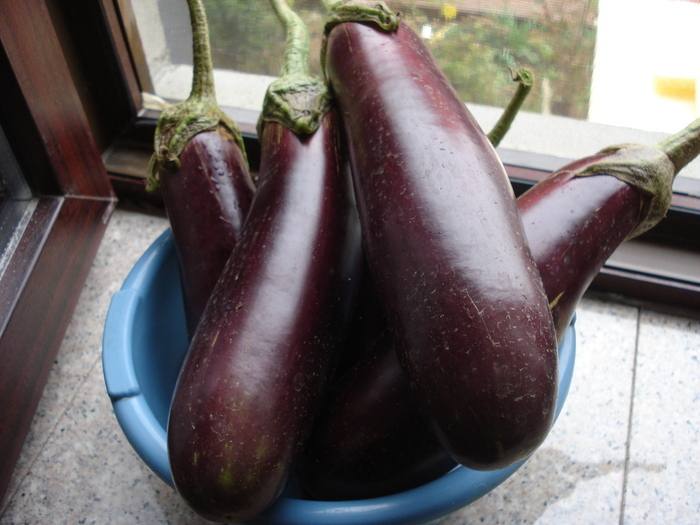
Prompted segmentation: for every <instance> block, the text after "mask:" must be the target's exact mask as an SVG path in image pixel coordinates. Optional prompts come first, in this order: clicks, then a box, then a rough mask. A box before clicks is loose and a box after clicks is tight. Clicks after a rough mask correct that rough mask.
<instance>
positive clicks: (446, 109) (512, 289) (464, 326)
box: [322, 1, 558, 470]
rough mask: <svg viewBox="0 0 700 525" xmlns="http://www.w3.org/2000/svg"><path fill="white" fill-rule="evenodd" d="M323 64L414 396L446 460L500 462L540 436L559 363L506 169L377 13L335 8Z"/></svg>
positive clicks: (409, 44) (438, 75)
mask: <svg viewBox="0 0 700 525" xmlns="http://www.w3.org/2000/svg"><path fill="white" fill-rule="evenodd" d="M322 56H323V64H322V65H323V67H324V72H325V75H326V80H327V82H328V83H329V85H330V87H331V89H332V92H333V95H334V97H335V100H336V104H337V105H338V108H339V110H340V112H341V115H342V119H343V123H344V128H345V131H346V137H347V141H348V147H349V151H350V159H351V165H352V174H353V187H354V190H355V198H356V201H357V207H358V212H359V215H360V223H361V226H362V238H363V248H364V252H365V257H366V259H367V262H368V266H369V268H370V271H371V274H372V278H373V280H374V281H375V284H376V286H377V290H378V293H379V297H380V298H381V301H382V305H383V307H384V309H385V311H386V313H387V317H388V320H389V324H390V327H391V330H392V333H393V334H394V337H395V340H396V347H397V352H398V353H399V357H400V362H401V366H402V369H403V371H404V374H405V375H406V377H407V378H408V381H409V384H410V386H411V391H412V394H413V397H414V399H415V401H416V403H417V404H418V406H420V407H421V410H422V412H423V413H424V414H425V415H426V417H428V418H429V420H430V421H431V424H432V426H433V427H434V429H435V432H436V433H437V435H438V436H439V438H440V441H441V442H442V443H443V445H444V446H445V447H446V448H447V449H448V450H449V452H450V454H451V455H452V456H453V457H454V458H455V459H456V460H457V461H458V462H459V463H461V464H463V465H466V466H468V467H471V468H474V469H480V470H493V469H498V468H503V467H505V466H507V465H510V464H512V463H514V462H516V461H518V460H519V459H522V458H523V457H526V456H527V455H529V454H530V453H531V452H532V451H533V450H534V449H536V448H537V447H538V446H539V444H540V443H541V442H542V441H543V440H544V438H545V437H546V436H547V434H548V432H549V429H550V427H551V425H552V422H553V418H554V407H555V403H556V398H557V385H558V381H557V374H558V371H557V359H558V356H557V344H556V336H555V332H554V325H553V322H552V316H551V313H550V311H549V307H548V301H547V297H546V295H545V292H544V289H543V284H542V279H541V277H540V275H539V273H538V272H537V269H536V266H535V263H534V260H533V258H532V254H531V252H530V249H529V247H528V244H527V242H526V240H525V235H524V232H523V225H522V222H521V219H520V215H519V213H518V210H517V208H516V205H515V198H514V195H513V191H512V188H511V186H510V182H509V180H508V178H507V175H506V173H505V169H504V167H503V164H502V163H501V161H500V159H499V158H498V156H497V154H496V152H495V149H494V148H493V146H492V145H491V144H490V142H489V140H488V138H487V136H486V135H485V134H484V132H483V131H482V130H481V128H480V127H479V125H478V124H477V123H476V121H475V120H474V118H473V116H472V115H471V114H470V113H469V111H468V110H467V108H466V106H465V104H464V103H463V102H462V101H461V100H460V99H459V96H458V95H457V93H456V92H455V91H454V89H453V87H452V86H451V85H450V83H449V82H448V80H447V78H446V77H445V76H444V74H443V72H442V71H441V70H440V68H439V67H438V66H437V64H436V63H435V60H434V58H433V57H432V55H431V54H430V52H429V50H428V49H427V48H426V46H425V44H424V42H423V41H422V39H421V38H420V37H419V36H418V35H417V34H416V33H415V32H414V31H413V30H411V29H410V27H408V26H407V25H406V24H404V23H403V22H401V21H400V20H398V18H397V17H396V16H395V15H393V14H392V13H391V12H390V11H389V10H388V9H387V8H386V6H385V5H384V4H382V3H377V2H362V1H350V2H341V3H339V4H335V5H332V6H331V10H330V14H329V17H328V23H327V24H326V31H325V38H324V47H323V50H322ZM457 400H458V401H457Z"/></svg>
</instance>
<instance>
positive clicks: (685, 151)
mask: <svg viewBox="0 0 700 525" xmlns="http://www.w3.org/2000/svg"><path fill="white" fill-rule="evenodd" d="M658 147H659V148H660V149H661V150H662V151H663V152H664V153H665V154H666V155H667V156H668V158H669V159H671V162H672V163H673V165H674V167H675V168H676V173H678V172H679V171H680V170H682V169H683V168H684V167H685V166H686V165H687V164H688V163H689V162H690V161H692V160H693V159H695V157H697V156H698V155H700V119H697V120H695V121H693V122H691V123H690V124H689V125H688V126H686V127H685V128H684V129H682V130H681V131H679V132H678V133H674V134H673V135H671V136H669V137H667V138H665V139H664V140H662V141H661V142H659V144H658Z"/></svg>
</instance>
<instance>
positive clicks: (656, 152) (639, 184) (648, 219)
mask: <svg viewBox="0 0 700 525" xmlns="http://www.w3.org/2000/svg"><path fill="white" fill-rule="evenodd" d="M597 155H606V156H605V157H603V158H601V159H599V160H597V161H596V162H594V163H592V164H589V165H587V166H584V167H583V168H581V169H580V170H577V171H574V172H572V174H573V175H574V176H575V177H590V176H595V175H609V176H612V177H615V178H617V179H619V180H621V181H623V182H626V183H627V184H629V185H630V186H632V187H634V188H635V189H636V190H637V191H639V192H640V193H642V194H643V195H644V196H646V197H647V198H646V199H644V200H645V202H644V204H643V205H642V210H641V213H640V218H639V222H638V223H637V227H636V228H635V229H634V231H632V233H631V234H630V235H629V236H628V237H627V239H631V238H633V237H637V236H638V235H640V234H642V233H644V232H645V231H647V230H649V229H651V228H652V227H654V226H655V225H656V224H658V222H659V221H660V220H661V219H663V218H664V217H665V216H666V212H667V211H668V208H669V206H670V205H671V197H672V196H673V189H672V186H673V180H674V179H675V177H676V174H677V173H678V171H677V170H676V167H675V166H674V164H673V162H672V161H671V159H670V158H669V157H668V155H667V154H666V153H665V152H664V151H663V150H662V149H660V148H659V147H656V146H642V145H638V144H623V145H619V146H611V147H608V148H605V149H603V150H601V151H600V152H599V153H597Z"/></svg>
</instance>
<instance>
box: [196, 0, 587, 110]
mask: <svg viewBox="0 0 700 525" xmlns="http://www.w3.org/2000/svg"><path fill="white" fill-rule="evenodd" d="M578 1H579V3H580V4H581V9H584V10H585V9H596V8H597V6H596V4H595V0H578ZM539 2H540V3H542V4H543V5H544V2H545V0H539ZM290 3H291V2H290ZM395 4H396V5H398V4H399V2H391V1H390V2H389V5H390V6H392V7H394V6H395ZM400 4H401V5H400V8H401V9H400V10H401V12H402V16H403V19H404V21H405V22H407V23H408V24H409V25H410V26H411V27H412V28H413V29H415V30H416V31H417V32H418V33H419V34H423V33H424V31H425V30H426V28H429V32H430V38H429V39H426V42H427V43H428V45H429V47H430V48H431V50H432V52H433V54H434V55H435V57H436V59H437V60H438V63H439V64H440V66H441V67H442V68H443V70H444V71H445V73H446V75H447V76H448V78H449V79H450V81H451V82H452V84H453V85H454V87H455V89H456V90H457V92H458V93H459V94H460V95H461V96H462V98H463V99H464V100H465V101H467V102H470V103H476V104H485V105H492V106H505V105H506V104H507V102H508V100H509V98H510V96H511V95H512V93H513V90H514V89H515V86H514V85H513V83H512V82H511V75H510V72H509V69H512V70H516V69H519V68H523V67H527V68H530V69H532V71H533V72H534V73H535V79H536V83H535V87H534V89H533V90H532V92H531V94H530V96H529V98H528V100H527V102H526V104H525V106H524V109H525V110H528V111H534V112H541V111H545V112H551V113H553V114H558V115H565V116H570V117H576V118H586V116H587V113H588V103H589V97H590V84H591V74H592V68H593V57H594V50H595V38H596V31H595V26H594V24H592V23H582V22H581V21H579V20H573V21H571V20H567V19H566V17H562V16H560V15H559V14H558V13H553V14H550V13H551V6H552V5H554V4H553V3H552V2H551V1H549V2H548V4H549V7H547V6H545V8H543V9H542V12H543V13H544V14H543V16H540V17H538V18H537V19H518V18H516V17H515V16H514V15H512V14H509V13H508V12H507V11H506V12H505V13H503V14H500V15H493V14H482V15H476V14H460V13H458V12H457V9H456V8H455V7H453V6H452V5H451V4H449V3H446V2H443V1H436V2H421V6H420V7H418V6H417V5H416V3H413V2H402V3H400ZM205 5H206V7H207V12H208V13H209V24H210V31H211V38H212V47H213V54H214V64H215V66H216V67H218V68H230V69H236V70H242V71H248V72H251V73H258V74H265V75H277V74H279V71H280V68H281V65H282V56H283V53H284V32H283V30H282V28H281V26H280V24H279V22H278V20H277V18H276V17H275V14H274V12H273V11H272V8H271V7H269V4H268V2H267V0H258V1H251V0H205ZM293 5H294V9H295V10H297V12H298V13H299V14H300V16H302V18H303V19H304V20H305V21H306V23H307V25H308V26H309V32H310V35H311V39H312V57H318V56H319V52H320V44H321V34H322V26H323V21H324V19H325V14H324V12H323V9H322V8H321V3H320V1H301V0H298V1H297V2H295V3H294V4H293ZM506 5H507V3H506ZM312 70H313V72H314V73H316V74H320V66H319V64H318V58H316V59H315V60H312Z"/></svg>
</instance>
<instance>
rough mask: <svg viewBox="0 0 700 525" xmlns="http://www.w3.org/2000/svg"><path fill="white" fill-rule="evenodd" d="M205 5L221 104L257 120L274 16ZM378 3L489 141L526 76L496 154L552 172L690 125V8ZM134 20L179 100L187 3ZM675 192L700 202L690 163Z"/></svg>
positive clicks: (693, 93)
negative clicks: (522, 157) (396, 14)
mask: <svg viewBox="0 0 700 525" xmlns="http://www.w3.org/2000/svg"><path fill="white" fill-rule="evenodd" d="M204 3H205V7H206V9H207V14H208V18H209V24H210V29H211V41H212V47H213V59H214V66H215V68H217V95H218V98H219V101H220V103H221V104H222V105H224V106H231V107H238V108H244V109H249V110H253V111H256V110H259V109H260V107H261V105H262V99H263V95H264V91H265V89H266V87H267V85H268V84H269V82H270V81H271V80H272V79H273V78H274V76H275V75H277V73H278V72H279V70H280V67H281V58H282V55H283V47H284V34H283V31H282V28H281V26H280V25H279V22H278V21H277V19H276V17H275V15H274V12H273V11H272V8H271V7H270V6H269V3H268V2H267V0H257V1H251V0H224V1H222V0H204ZM388 4H389V5H390V7H391V8H393V9H394V10H396V11H400V12H401V14H402V17H403V20H404V21H405V22H406V23H408V24H409V25H410V26H411V27H412V28H413V29H414V30H415V31H417V32H418V33H419V34H420V35H421V36H422V37H423V38H424V40H425V41H426V43H427V44H428V46H429V47H430V49H431V50H432V52H433V54H434V55H435V57H436V59H437V61H438V63H439V64H440V66H441V67H442V68H443V70H444V71H445V73H446V75H447V76H448V78H449V79H450V81H451V82H452V84H453V85H454V87H455V88H456V90H457V91H458V93H459V94H460V95H461V97H462V98H463V99H464V100H465V102H466V103H467V104H468V106H469V108H470V109H471V110H472V112H473V113H474V115H475V116H476V118H477V119H478V120H479V121H480V123H481V124H482V126H483V127H484V129H486V130H488V129H490V127H491V126H492V125H493V123H495V121H496V119H497V118H498V116H499V115H500V111H501V109H500V108H502V107H503V106H505V105H506V104H507V102H508V100H509V98H510V96H511V95H512V93H513V92H514V89H515V86H514V84H513V82H512V81H511V72H510V70H516V69H519V68H523V67H527V68H530V69H531V70H532V71H533V72H534V73H535V77H536V83H535V87H534V88H533V90H532V92H531V94H530V96H529V97H528V100H527V101H526V104H525V106H524V110H523V111H522V112H521V114H520V115H519V117H518V119H517V121H516V123H515V124H514V126H513V128H512V129H511V131H510V132H509V134H508V136H507V137H506V138H505V140H504V141H503V142H502V147H503V148H504V149H507V150H513V151H522V152H529V153H536V154H540V155H542V156H543V157H542V158H543V159H544V160H543V161H542V162H544V163H545V164H547V163H548V162H549V165H547V166H543V167H549V168H552V167H556V164H557V163H559V165H561V163H562V160H561V159H572V158H578V157H582V156H585V155H588V154H591V153H594V152H595V151H597V150H599V149H600V148H602V147H605V146H608V145H611V144H614V143H620V142H642V143H654V142H656V141H658V140H660V139H661V138H663V137H664V136H665V135H666V134H668V133H672V132H675V131H678V130H679V129H681V128H682V127H683V126H685V125H686V124H688V123H690V122H691V121H692V120H693V119H695V118H698V117H700V94H699V92H700V87H698V83H700V61H698V60H697V57H696V56H695V55H696V54H697V42H696V41H697V36H696V28H697V27H700V3H698V2H697V1H690V0H490V1H487V0H471V1H457V0H450V1H444V0H413V1H398V0H394V1H391V0H390V1H389V2H388ZM293 6H294V8H295V10H296V11H297V12H298V13H299V14H300V15H301V16H302V17H303V18H304V20H305V21H306V22H307V24H308V26H309V30H310V33H311V39H312V46H313V48H312V70H313V71H314V72H315V73H317V74H318V73H320V68H319V63H318V57H319V49H320V45H321V31H322V24H323V21H324V18H325V16H324V12H323V9H322V7H321V2H320V0H314V1H309V0H296V1H295V2H293ZM133 9H134V12H135V14H136V17H137V20H138V24H139V28H140V33H141V39H142V41H143V43H144V47H145V52H146V55H147V57H148V61H149V68H150V71H151V76H152V79H153V82H154V85H155V86H156V92H157V93H156V94H157V95H159V96H161V97H164V98H172V99H181V98H184V97H186V96H187V94H188V93H189V85H190V82H191V65H190V64H191V55H192V53H191V34H190V31H189V18H188V11H187V5H186V2H185V1H184V0H182V1H178V2H174V1H173V0H139V1H138V2H133ZM550 157H551V159H550ZM547 159H550V160H547ZM680 179H683V180H680ZM680 179H679V181H678V183H677V185H676V190H677V191H681V192H683V193H691V194H695V195H700V163H699V162H697V161H696V162H695V163H693V164H692V165H690V166H688V167H687V168H686V169H685V170H684V171H683V172H682V177H680Z"/></svg>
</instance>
